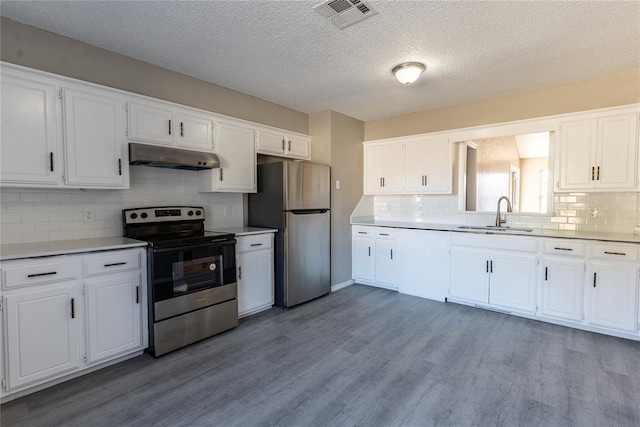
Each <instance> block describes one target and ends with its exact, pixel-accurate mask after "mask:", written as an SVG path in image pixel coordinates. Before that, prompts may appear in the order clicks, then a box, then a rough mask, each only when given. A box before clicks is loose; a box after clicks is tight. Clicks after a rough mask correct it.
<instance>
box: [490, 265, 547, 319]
mask: <svg viewBox="0 0 640 427" xmlns="http://www.w3.org/2000/svg"><path fill="white" fill-rule="evenodd" d="M536 264H537V258H536V257H535V256H534V255H506V254H504V255H503V254H493V255H492V256H491V261H490V262H489V272H490V273H491V278H490V280H489V303H490V304H492V305H499V306H501V307H505V308H510V309H514V310H520V311H527V312H531V313H533V312H535V310H536V299H535V283H536V281H535V278H536Z"/></svg>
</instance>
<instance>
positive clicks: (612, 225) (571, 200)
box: [353, 192, 640, 233]
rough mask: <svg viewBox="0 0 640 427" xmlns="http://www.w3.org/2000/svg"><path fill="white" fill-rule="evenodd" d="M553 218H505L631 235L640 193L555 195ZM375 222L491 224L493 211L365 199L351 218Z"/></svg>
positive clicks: (638, 222) (431, 200) (437, 202)
mask: <svg viewBox="0 0 640 427" xmlns="http://www.w3.org/2000/svg"><path fill="white" fill-rule="evenodd" d="M553 207H554V210H553V214H526V213H511V214H507V224H508V225H510V226H513V227H530V228H538V229H549V230H567V231H571V230H575V231H599V232H613V233H634V232H635V231H636V230H638V229H640V218H639V214H640V198H639V193H635V192H629V193H569V194H561V193H556V194H555V195H554V198H553ZM371 216H373V218H374V219H375V220H377V221H384V220H388V221H415V222H426V223H439V224H476V225H490V224H493V222H494V221H495V212H461V211H459V210H458V197H457V196H456V195H442V196H440V195H434V196H431V195H430V196H419V195H389V196H385V195H380V196H364V197H363V200H361V202H360V203H359V204H358V207H357V208H356V210H355V211H354V213H353V217H371Z"/></svg>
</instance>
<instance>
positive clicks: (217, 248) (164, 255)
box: [150, 240, 236, 303]
mask: <svg viewBox="0 0 640 427" xmlns="http://www.w3.org/2000/svg"><path fill="white" fill-rule="evenodd" d="M152 257H153V259H152V262H151V269H152V271H151V281H150V282H151V283H150V284H151V288H152V289H151V295H152V298H153V302H154V303H157V302H160V301H165V300H169V299H173V298H178V297H182V296H184V295H188V294H191V293H194V292H199V291H203V290H207V289H212V288H217V287H221V286H224V285H228V284H231V283H234V282H235V272H236V266H235V240H232V241H225V242H214V243H205V244H197V245H188V246H181V247H173V248H156V249H154V250H153V255H152Z"/></svg>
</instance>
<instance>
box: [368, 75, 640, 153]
mask: <svg viewBox="0 0 640 427" xmlns="http://www.w3.org/2000/svg"><path fill="white" fill-rule="evenodd" d="M638 102H640V71H631V72H627V73H621V74H613V75H610V76H605V77H601V78H597V79H592V80H585V81H582V82H577V83H570V84H564V85H560V86H553V87H548V88H544V89H539V90H533V91H530V92H524V93H518V94H514V95H508V96H503V97H500V98H493V99H487V100H484V101H478V102H472V103H468V104H462V105H455V106H452V107H446V108H439V109H435V110H425V111H419V112H417V113H412V114H406V115H403V116H396V117H389V118H386V119H380V120H372V121H368V122H366V123H365V140H367V141H369V140H373V139H381V138H390V137H395V136H405V135H414V134H419V133H428V132H436V131H441V130H447V129H458V128H464V127H469V126H479V125H484V124H491V123H502V122H509V121H514V120H523V119H530V118H535V117H543V116H550V115H554V114H563V113H571V112H576V111H583V110H591V109H596V108H606V107H614V106H618V105H626V104H634V103H638Z"/></svg>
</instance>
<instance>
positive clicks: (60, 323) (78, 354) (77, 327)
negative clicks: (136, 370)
mask: <svg viewBox="0 0 640 427" xmlns="http://www.w3.org/2000/svg"><path fill="white" fill-rule="evenodd" d="M144 257H145V252H144V249H142V248H136V249H123V250H112V251H98V252H91V253H86V254H78V255H61V256H54V257H43V258H28V259H20V260H11V261H3V262H2V263H0V270H1V276H2V290H3V295H2V312H3V313H2V314H3V319H2V320H3V321H2V326H3V329H2V336H3V340H4V343H5V346H6V347H5V353H4V356H6V358H3V362H4V365H3V371H4V376H3V381H2V383H3V384H4V387H3V388H2V389H1V390H0V392H1V393H0V395H1V396H2V397H5V396H9V395H12V394H14V393H21V394H25V393H30V392H33V391H36V390H37V389H39V388H43V387H44V386H49V385H53V384H55V383H58V382H61V381H63V380H65V379H67V378H70V377H73V376H77V375H81V374H82V371H83V370H88V369H89V368H93V367H94V366H99V365H100V364H101V363H106V362H108V361H112V360H117V359H118V358H122V357H125V356H127V355H132V354H136V353H138V352H141V351H142V350H143V349H144V348H145V347H146V346H147V342H148V339H147V309H146V303H145V301H146V295H147V293H146V289H145V288H146V262H145V260H144ZM97 263H98V264H101V265H100V266H103V267H104V268H103V269H96V268H94V267H96V266H97V265H98V264H97ZM110 269H112V270H113V271H112V270H110ZM77 272H81V274H77ZM70 278H72V280H70Z"/></svg>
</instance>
